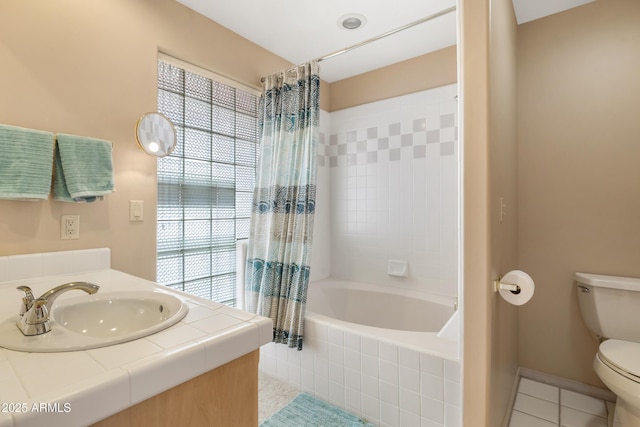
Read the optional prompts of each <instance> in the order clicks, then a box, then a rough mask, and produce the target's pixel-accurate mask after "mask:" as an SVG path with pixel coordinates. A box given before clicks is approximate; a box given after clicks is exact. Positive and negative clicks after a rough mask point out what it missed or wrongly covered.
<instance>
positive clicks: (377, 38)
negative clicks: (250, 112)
mask: <svg viewBox="0 0 640 427" xmlns="http://www.w3.org/2000/svg"><path fill="white" fill-rule="evenodd" d="M455 10H456V7H455V6H451V7H450V8H448V9H444V10H441V11H440V12H436V13H434V14H432V15H429V16H425V17H424V18H421V19H418V20H417V21H413V22H410V23H408V24H406V25H403V26H402V27H398V28H395V29H393V30H390V31H387V32H386V33H383V34H379V35H377V36H375V37H372V38H370V39H368V40H365V41H362V42H360V43H356V44H354V45H351V46H349V47H345V48H344V49H340V50H337V51H335V52H333V53H330V54H328V55H324V56H321V57H320V58H316V59H315V61H317V62H322V61H325V60H327V59H331V58H334V57H336V56H339V55H342V54H343V53H347V52H350V51H352V50H354V49H357V48H359V47H362V46H365V45H368V44H369V43H373V42H375V41H378V40H380V39H383V38H385V37H389V36H391V35H393V34H396V33H399V32H400V31H404V30H407V29H409V28H412V27H415V26H416V25H420V24H423V23H425V22H427V21H431V20H432V19H435V18H439V17H441V16H443V15H446V14H448V13H451V12H453V11H455ZM264 80H265V78H264V77H262V78H261V79H260V82H263V83H264Z"/></svg>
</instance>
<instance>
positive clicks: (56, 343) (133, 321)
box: [0, 291, 188, 352]
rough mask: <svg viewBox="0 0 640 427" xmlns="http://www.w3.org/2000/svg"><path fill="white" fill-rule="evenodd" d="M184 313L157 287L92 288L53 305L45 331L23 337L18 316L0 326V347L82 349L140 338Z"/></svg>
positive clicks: (174, 299) (176, 300)
mask: <svg viewBox="0 0 640 427" xmlns="http://www.w3.org/2000/svg"><path fill="white" fill-rule="evenodd" d="M187 312H188V307H187V305H186V304H185V303H184V302H183V301H182V300H181V299H179V298H177V297H175V296H173V295H170V294H168V293H165V292H161V291H122V292H104V293H101V292H98V293H96V294H94V295H81V296H76V297H73V298H67V299H64V300H62V299H61V300H60V301H58V302H56V303H54V305H53V307H52V310H51V312H50V319H51V331H50V332H48V333H46V334H43V335H37V336H24V335H23V334H22V332H20V330H19V329H18V328H17V326H16V324H15V323H16V321H17V319H18V316H13V317H11V318H9V319H7V320H5V321H4V322H2V323H1V324H0V346H1V347H5V348H8V349H10V350H18V351H29V352H58V351H75V350H87V349H91V348H97V347H105V346H109V345H114V344H119V343H123V342H126V341H132V340H134V339H138V338H142V337H145V336H148V335H151V334H154V333H156V332H159V331H161V330H163V329H166V328H168V327H170V326H172V325H174V324H176V323H177V322H179V321H180V320H181V319H182V318H183V317H184V316H185V315H186V314H187Z"/></svg>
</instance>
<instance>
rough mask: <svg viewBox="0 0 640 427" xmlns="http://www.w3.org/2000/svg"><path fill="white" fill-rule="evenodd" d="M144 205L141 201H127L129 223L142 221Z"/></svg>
mask: <svg viewBox="0 0 640 427" xmlns="http://www.w3.org/2000/svg"><path fill="white" fill-rule="evenodd" d="M143 208H144V203H143V201H142V200H129V221H132V222H133V221H142V220H144V212H143Z"/></svg>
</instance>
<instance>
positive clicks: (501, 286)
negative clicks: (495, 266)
mask: <svg viewBox="0 0 640 427" xmlns="http://www.w3.org/2000/svg"><path fill="white" fill-rule="evenodd" d="M502 277H503V275H502V274H500V275H499V276H498V280H495V281H494V282H493V292H498V291H500V290H506V291H511V293H512V294H516V295H517V294H519V293H520V291H521V289H520V286H518V285H516V284H514V283H502V282H501V280H502Z"/></svg>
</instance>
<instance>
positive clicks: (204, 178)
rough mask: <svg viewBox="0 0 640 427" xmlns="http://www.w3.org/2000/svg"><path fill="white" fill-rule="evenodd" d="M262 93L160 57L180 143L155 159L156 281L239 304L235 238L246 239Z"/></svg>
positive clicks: (162, 102)
mask: <svg viewBox="0 0 640 427" xmlns="http://www.w3.org/2000/svg"><path fill="white" fill-rule="evenodd" d="M257 104H258V97H257V95H255V94H253V93H250V92H247V91H244V90H241V89H239V88H235V87H232V86H229V85H226V84H222V83H219V82H216V81H215V80H212V79H211V78H209V77H208V76H203V75H200V74H198V73H195V72H192V71H191V70H189V69H185V68H181V67H180V66H177V65H175V64H171V63H168V62H164V61H162V60H160V61H158V111H159V112H161V113H163V114H165V115H166V116H167V117H169V118H170V119H171V121H172V122H173V124H174V126H175V128H176V133H177V140H178V143H177V146H176V148H175V150H174V151H173V153H171V155H170V156H167V157H163V158H160V159H158V224H157V282H158V283H160V284H163V285H167V286H170V287H172V288H176V289H179V290H182V291H185V292H188V293H190V294H193V295H197V296H199V297H203V298H207V299H212V300H215V301H218V302H221V303H224V304H229V305H234V304H235V300H236V255H235V246H236V240H238V239H246V238H248V237H249V221H250V216H251V203H252V197H253V189H254V186H255V170H256V156H257V145H258V131H257Z"/></svg>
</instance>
